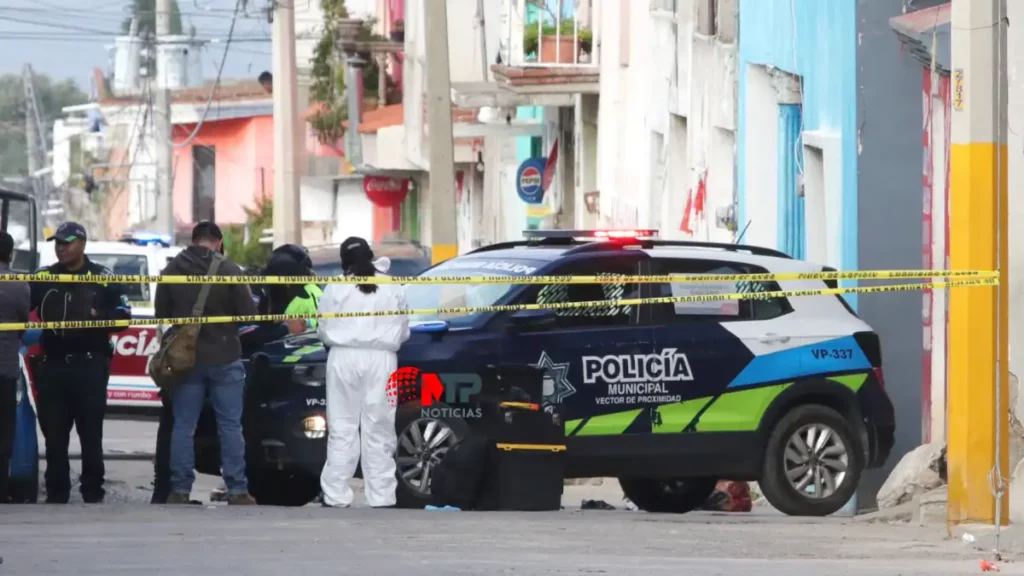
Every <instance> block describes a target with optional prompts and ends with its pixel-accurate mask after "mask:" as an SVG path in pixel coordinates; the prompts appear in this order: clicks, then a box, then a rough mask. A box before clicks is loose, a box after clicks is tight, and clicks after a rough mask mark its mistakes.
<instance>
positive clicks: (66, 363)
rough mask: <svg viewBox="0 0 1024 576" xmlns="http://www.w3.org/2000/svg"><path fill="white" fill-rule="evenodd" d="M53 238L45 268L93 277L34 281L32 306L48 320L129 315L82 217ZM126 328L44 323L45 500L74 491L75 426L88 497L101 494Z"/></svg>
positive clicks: (63, 499) (40, 382)
mask: <svg viewBox="0 0 1024 576" xmlns="http://www.w3.org/2000/svg"><path fill="white" fill-rule="evenodd" d="M47 241H53V242H54V243H55V251H56V254H57V263H56V264H54V265H52V266H48V267H46V268H44V269H42V270H40V271H39V272H38V273H39V274H40V275H56V274H76V275H78V274H84V275H89V276H95V277H96V279H97V281H96V282H90V283H60V282H54V283H45V282H41V283H33V284H32V309H33V310H36V311H38V314H39V319H40V320H41V321H43V322H65V321H83V320H129V319H131V308H130V306H129V303H128V297H127V295H126V294H125V291H124V288H123V286H121V285H119V284H110V283H104V282H103V277H104V276H112V275H113V274H112V273H111V271H110V270H108V269H107V268H105V267H103V266H101V265H99V264H96V263H95V262H92V261H91V260H89V258H88V257H86V255H85V242H86V232H85V228H83V227H82V225H80V224H77V223H74V222H65V223H63V224H61V225H60V226H59V227H58V228H57V232H56V233H55V234H54V235H53V236H51V237H50V238H47ZM124 329H125V327H121V328H78V329H70V330H68V329H58V330H45V331H43V334H42V337H41V339H40V345H41V347H42V351H43V361H42V363H41V365H40V366H39V374H38V375H37V377H36V386H37V388H38V391H39V398H38V402H37V406H38V409H39V421H40V427H41V428H42V430H43V435H44V436H45V437H46V501H47V502H48V503H54V504H66V503H67V502H68V499H69V498H70V495H71V467H70V464H69V462H68V443H69V442H70V439H71V427H72V426H74V427H75V429H77V430H78V439H79V441H80V443H81V445H82V474H81V492H82V498H83V499H84V500H85V502H86V503H90V504H92V503H99V502H102V501H103V497H104V496H105V495H106V491H105V490H104V489H103V481H104V475H105V473H106V471H105V469H104V466H103V418H104V416H105V415H106V411H107V381H108V380H109V379H110V359H111V357H112V356H113V348H112V346H111V344H110V334H111V333H112V332H120V331H123V330H124Z"/></svg>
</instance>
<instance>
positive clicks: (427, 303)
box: [405, 258, 547, 323]
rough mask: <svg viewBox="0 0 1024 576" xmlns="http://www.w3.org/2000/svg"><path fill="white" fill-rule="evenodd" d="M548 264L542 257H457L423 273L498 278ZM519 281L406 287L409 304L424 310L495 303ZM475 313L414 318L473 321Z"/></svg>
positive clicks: (531, 271) (416, 316) (527, 273)
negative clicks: (525, 258)
mask: <svg viewBox="0 0 1024 576" xmlns="http://www.w3.org/2000/svg"><path fill="white" fill-rule="evenodd" d="M545 264H547V262H546V261H543V260H524V259H513V258H462V259H459V258H456V259H454V260H449V261H448V262H445V263H443V264H441V265H439V266H437V267H435V268H432V269H430V270H428V271H426V272H424V273H423V274H421V275H420V277H421V278H423V277H446V278H449V277H450V278H456V279H458V278H466V279H469V278H471V277H473V276H477V277H487V278H495V277H501V276H530V275H532V274H534V273H535V272H536V271H537V270H539V269H540V268H541V267H542V266H544V265H545ZM515 286H516V284H479V283H477V284H474V283H471V282H466V283H464V284H409V285H407V286H406V287H405V294H406V299H407V300H408V303H409V308H411V309H413V310H425V309H436V308H475V307H480V306H492V305H494V304H496V303H497V302H498V301H500V300H501V299H502V298H504V297H505V295H506V294H508V293H509V291H510V290H512V288H513V287H515ZM473 317H475V314H466V313H461V312H453V313H445V314H414V315H412V316H410V317H409V319H410V320H412V321H428V320H448V321H453V320H454V321H455V322H456V323H463V322H468V321H470V320H471V319H472V318H473Z"/></svg>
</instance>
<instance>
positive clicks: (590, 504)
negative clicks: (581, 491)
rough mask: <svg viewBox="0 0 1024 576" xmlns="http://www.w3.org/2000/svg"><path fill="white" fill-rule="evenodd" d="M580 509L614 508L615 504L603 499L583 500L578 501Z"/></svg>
mask: <svg viewBox="0 0 1024 576" xmlns="http://www.w3.org/2000/svg"><path fill="white" fill-rule="evenodd" d="M580 509H581V510H615V506H612V505H611V504H609V503H607V502H605V501H604V500H584V501H582V502H580Z"/></svg>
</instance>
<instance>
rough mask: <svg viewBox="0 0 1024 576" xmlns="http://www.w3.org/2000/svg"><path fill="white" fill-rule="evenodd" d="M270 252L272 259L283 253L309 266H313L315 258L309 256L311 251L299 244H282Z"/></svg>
mask: <svg viewBox="0 0 1024 576" xmlns="http://www.w3.org/2000/svg"><path fill="white" fill-rule="evenodd" d="M270 254H271V260H273V258H274V256H278V255H282V256H286V257H288V258H291V259H292V260H294V261H296V262H298V263H299V264H302V265H303V266H306V267H307V268H312V267H313V260H312V259H310V257H309V251H308V250H306V248H305V247H304V246H299V245H298V244H282V245H280V246H278V247H277V248H274V250H273V251H272V252H271V253H270Z"/></svg>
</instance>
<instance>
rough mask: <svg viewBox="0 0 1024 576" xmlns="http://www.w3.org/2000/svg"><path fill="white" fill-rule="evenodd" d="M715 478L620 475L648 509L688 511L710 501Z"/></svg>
mask: <svg viewBox="0 0 1024 576" xmlns="http://www.w3.org/2000/svg"><path fill="white" fill-rule="evenodd" d="M717 482H718V480H717V479H715V478H667V479H666V478H619V486H621V487H622V492H623V493H624V494H625V495H626V498H628V499H629V500H630V501H631V502H632V503H633V504H636V507H637V508H639V509H641V510H643V511H644V512H661V513H668V514H685V513H687V512H690V511H692V510H696V509H697V508H700V507H701V506H703V505H704V503H705V502H707V499H708V497H709V496H711V493H712V492H714V491H715V484H716V483H717Z"/></svg>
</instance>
